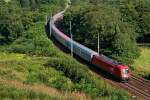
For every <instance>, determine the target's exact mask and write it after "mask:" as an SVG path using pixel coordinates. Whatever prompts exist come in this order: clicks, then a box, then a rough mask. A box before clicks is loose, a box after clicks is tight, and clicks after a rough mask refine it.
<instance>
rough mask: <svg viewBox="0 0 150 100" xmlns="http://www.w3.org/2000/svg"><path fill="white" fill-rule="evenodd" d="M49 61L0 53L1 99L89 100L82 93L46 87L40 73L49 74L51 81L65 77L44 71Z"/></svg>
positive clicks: (57, 73)
mask: <svg viewBox="0 0 150 100" xmlns="http://www.w3.org/2000/svg"><path fill="white" fill-rule="evenodd" d="M47 60H48V57H30V56H27V55H25V54H16V53H4V52H3V53H2V52H0V89H1V91H0V98H2V99H4V98H5V99H6V98H15V99H23V98H34V99H35V98H36V99H37V98H38V99H40V98H43V97H44V98H45V99H48V98H49V99H50V98H51V99H76V98H78V99H88V98H86V96H85V95H84V94H81V93H80V94H78V93H71V92H59V91H58V90H56V89H53V88H50V87H48V86H46V85H44V83H42V80H40V79H39V78H38V74H40V72H41V73H44V72H45V73H47V74H46V75H47V77H49V80H55V78H58V77H60V78H61V77H65V76H64V75H63V74H62V73H61V72H59V71H56V70H55V69H53V68H48V69H44V68H45V67H44V66H43V64H44V63H45V62H46V61H47ZM28 70H30V72H32V73H30V72H29V71H28ZM48 73H50V74H48ZM33 74H34V75H33ZM65 78H66V77H65ZM66 79H67V78H66ZM67 80H68V81H69V79H67ZM24 83H28V84H29V85H26V84H24ZM50 85H53V83H50ZM10 90H11V92H10ZM22 95H23V97H22Z"/></svg>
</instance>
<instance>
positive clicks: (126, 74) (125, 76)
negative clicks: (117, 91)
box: [118, 65, 130, 81]
mask: <svg viewBox="0 0 150 100" xmlns="http://www.w3.org/2000/svg"><path fill="white" fill-rule="evenodd" d="M118 67H119V68H120V72H121V73H120V78H121V80H122V81H128V80H129V79H130V71H129V67H128V66H126V65H118Z"/></svg>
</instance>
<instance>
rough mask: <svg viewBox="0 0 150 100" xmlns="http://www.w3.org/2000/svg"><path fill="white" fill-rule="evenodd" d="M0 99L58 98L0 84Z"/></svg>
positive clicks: (49, 99) (48, 99)
mask: <svg viewBox="0 0 150 100" xmlns="http://www.w3.org/2000/svg"><path fill="white" fill-rule="evenodd" d="M0 99H1V100H25V99H36V100H43V99H44V100H56V99H58V97H57V96H56V97H52V96H49V95H46V94H42V93H38V92H35V91H32V90H27V89H17V88H14V87H10V86H5V85H2V84H0Z"/></svg>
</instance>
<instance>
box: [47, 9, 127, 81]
mask: <svg viewBox="0 0 150 100" xmlns="http://www.w3.org/2000/svg"><path fill="white" fill-rule="evenodd" d="M64 12H65V10H64V11H61V12H59V13H57V14H56V15H54V16H53V17H52V18H51V20H50V21H49V24H51V29H52V35H53V37H54V38H55V39H56V40H57V41H59V42H60V43H61V44H62V45H63V46H65V47H66V48H67V49H69V50H71V45H72V47H73V48H72V49H73V53H74V54H76V55H77V56H79V57H80V58H82V59H83V60H85V61H87V62H90V63H92V64H93V65H94V66H96V67H98V68H100V69H102V70H104V71H106V72H108V73H110V74H111V75H112V76H114V77H115V78H117V79H118V80H121V81H127V80H129V78H130V72H129V68H128V66H126V65H123V64H121V63H119V62H117V61H115V60H112V59H110V58H108V57H106V56H105V55H103V54H98V53H97V52H95V51H93V50H91V49H89V48H87V47H85V46H84V45H81V44H80V43H78V42H76V41H74V40H71V38H70V37H68V36H67V35H65V34H64V33H63V32H61V31H60V30H59V29H58V28H57V26H56V22H57V21H58V20H60V19H62V17H63V14H64ZM71 43H72V44H71Z"/></svg>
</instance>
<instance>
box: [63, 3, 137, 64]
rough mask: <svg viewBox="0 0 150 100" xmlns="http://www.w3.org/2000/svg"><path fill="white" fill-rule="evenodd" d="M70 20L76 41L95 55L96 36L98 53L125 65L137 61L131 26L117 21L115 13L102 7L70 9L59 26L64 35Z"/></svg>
mask: <svg viewBox="0 0 150 100" xmlns="http://www.w3.org/2000/svg"><path fill="white" fill-rule="evenodd" d="M89 19H90V20H89ZM70 20H71V21H72V23H73V24H72V33H73V38H74V39H75V40H76V41H78V42H80V43H82V44H84V45H86V46H88V47H89V48H91V49H93V50H96V51H97V45H98V44H97V40H98V33H99V35H100V38H99V40H100V44H99V45H100V52H101V53H103V54H105V55H107V56H109V57H113V58H116V59H118V60H120V61H122V62H125V63H127V64H128V63H131V62H132V61H133V59H135V58H136V57H138V55H139V50H138V48H137V47H136V45H135V37H134V36H135V34H134V30H133V29H132V25H130V24H129V23H126V22H123V21H122V20H121V13H120V12H119V10H117V9H115V8H113V7H111V6H107V7H106V5H105V4H102V5H99V6H84V7H83V6H82V7H80V6H75V7H72V8H71V9H70V10H69V11H68V12H66V14H65V16H64V21H63V24H62V25H63V29H64V30H65V33H69V21H70ZM87 27H88V28H87ZM125 59H126V60H125Z"/></svg>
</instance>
